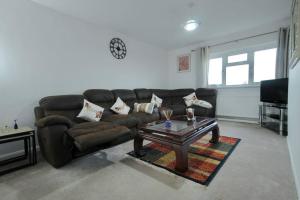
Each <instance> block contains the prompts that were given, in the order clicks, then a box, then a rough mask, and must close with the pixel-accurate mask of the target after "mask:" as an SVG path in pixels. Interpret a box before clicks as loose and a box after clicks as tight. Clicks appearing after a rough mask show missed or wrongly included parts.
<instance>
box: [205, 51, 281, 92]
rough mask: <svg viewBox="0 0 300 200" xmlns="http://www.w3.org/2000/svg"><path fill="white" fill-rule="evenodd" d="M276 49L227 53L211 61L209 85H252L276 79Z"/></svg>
mask: <svg viewBox="0 0 300 200" xmlns="http://www.w3.org/2000/svg"><path fill="white" fill-rule="evenodd" d="M276 52H277V49H276V48H270V49H258V48H256V49H247V50H245V51H244V52H239V53H231V54H229V53H226V54H222V55H220V56H218V57H213V58H211V59H210V60H209V69H208V84H209V85H226V86H234V85H251V84H257V83H258V82H260V81H262V80H268V79H274V78H275V70H276V67H275V66H276Z"/></svg>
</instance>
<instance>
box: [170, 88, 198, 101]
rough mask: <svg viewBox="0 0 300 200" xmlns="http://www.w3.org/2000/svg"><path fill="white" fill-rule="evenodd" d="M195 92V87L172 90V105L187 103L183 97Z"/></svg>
mask: <svg viewBox="0 0 300 200" xmlns="http://www.w3.org/2000/svg"><path fill="white" fill-rule="evenodd" d="M193 92H195V90H194V89H191V88H188V89H176V90H172V105H185V102H184V99H183V97H185V96H187V95H189V94H191V93H193Z"/></svg>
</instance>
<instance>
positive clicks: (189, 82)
mask: <svg viewBox="0 0 300 200" xmlns="http://www.w3.org/2000/svg"><path fill="white" fill-rule="evenodd" d="M288 24H289V20H288V19H286V20H282V21H279V22H276V23H273V24H268V25H265V26H263V27H257V28H255V29H251V30H248V31H245V32H241V33H236V34H232V35H230V36H224V37H222V38H216V39H214V40H210V41H205V42H202V43H199V44H195V45H191V46H188V47H185V48H180V49H175V50H172V51H169V53H168V63H169V88H179V87H181V88H185V87H187V88H189V87H192V88H195V87H198V86H197V76H196V70H197V69H196V67H197V63H196V62H197V59H198V58H197V56H198V55H197V52H192V50H195V49H198V48H199V47H203V46H211V45H214V44H218V43H222V42H227V41H232V40H236V39H239V38H245V37H249V36H252V35H256V34H261V33H266V32H271V31H275V30H278V29H279V27H282V26H287V25H288ZM200 28H201V27H200ZM276 41H277V33H274V34H270V35H266V36H261V37H257V38H253V39H247V40H243V41H239V42H233V43H230V44H227V45H222V46H215V47H211V48H210V54H211V55H212V56H213V55H217V54H221V53H223V52H230V51H232V52H234V51H239V50H242V49H243V48H245V47H248V48H255V47H259V46H260V47H264V46H270V45H276ZM187 53H191V55H192V67H191V72H186V73H178V72H177V61H176V60H177V56H178V55H182V54H187ZM259 93H260V92H259V86H258V87H242V88H218V98H217V111H216V112H217V115H219V116H229V117H243V118H255V119H258V115H259V108H258V107H259V99H260V94H259Z"/></svg>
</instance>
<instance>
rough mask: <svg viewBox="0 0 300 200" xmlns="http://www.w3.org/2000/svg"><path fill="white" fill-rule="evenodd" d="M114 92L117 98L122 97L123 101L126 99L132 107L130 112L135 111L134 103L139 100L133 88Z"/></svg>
mask: <svg viewBox="0 0 300 200" xmlns="http://www.w3.org/2000/svg"><path fill="white" fill-rule="evenodd" d="M112 93H113V95H114V98H115V100H117V98H118V97H120V98H121V99H122V101H124V102H125V103H126V104H127V105H128V106H129V107H130V112H132V111H133V107H134V103H136V102H137V98H136V95H135V93H134V91H133V90H127V89H117V90H112Z"/></svg>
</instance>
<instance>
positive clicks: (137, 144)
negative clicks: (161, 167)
mask: <svg viewBox="0 0 300 200" xmlns="http://www.w3.org/2000/svg"><path fill="white" fill-rule="evenodd" d="M143 141H144V139H143V138H142V137H139V136H136V137H134V141H133V145H134V153H135V155H136V156H137V157H141V156H143V155H145V153H142V152H141V150H142V148H143Z"/></svg>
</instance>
